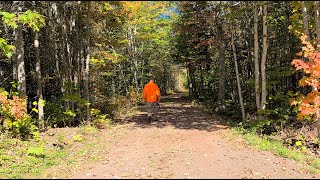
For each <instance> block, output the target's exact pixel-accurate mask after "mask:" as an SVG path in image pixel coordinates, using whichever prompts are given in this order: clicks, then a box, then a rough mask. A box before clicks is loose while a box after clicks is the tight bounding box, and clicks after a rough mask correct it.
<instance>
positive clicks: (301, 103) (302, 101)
mask: <svg viewBox="0 0 320 180" xmlns="http://www.w3.org/2000/svg"><path fill="white" fill-rule="evenodd" d="M301 42H302V44H304V45H305V46H304V47H302V52H300V53H297V55H299V56H302V55H303V56H304V57H305V58H307V60H308V61H303V60H301V59H294V60H293V61H292V62H291V64H292V65H293V66H294V67H295V69H296V70H303V72H304V73H305V76H304V77H303V78H302V79H301V80H300V81H299V84H300V86H311V87H312V91H311V92H310V93H309V94H307V96H300V97H299V98H298V100H292V101H291V105H294V106H295V105H298V111H299V113H298V115H297V117H298V119H302V118H303V117H315V118H320V92H318V89H319V88H320V52H318V51H316V50H315V48H314V47H313V46H312V45H311V43H310V42H308V41H306V36H305V35H303V36H302V37H301Z"/></svg>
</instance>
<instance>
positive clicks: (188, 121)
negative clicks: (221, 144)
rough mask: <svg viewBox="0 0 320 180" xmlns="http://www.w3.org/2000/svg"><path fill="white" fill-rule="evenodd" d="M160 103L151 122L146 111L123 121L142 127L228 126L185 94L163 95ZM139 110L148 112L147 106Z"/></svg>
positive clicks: (214, 129)
mask: <svg viewBox="0 0 320 180" xmlns="http://www.w3.org/2000/svg"><path fill="white" fill-rule="evenodd" d="M160 104H161V108H160V111H159V112H158V113H157V114H156V115H155V117H153V121H152V123H151V124H148V123H147V114H146V113H144V114H139V115H135V116H133V117H131V118H128V119H126V120H124V121H122V123H134V126H136V127H140V128H149V127H153V126H156V127H158V128H164V127H166V126H173V127H175V128H177V129H187V130H192V129H197V130H205V131H209V132H211V131H217V130H219V129H227V128H228V126H227V124H226V123H225V122H222V121H221V120H220V119H219V117H217V116H214V115H212V114H211V115H210V114H209V113H207V112H205V111H203V110H200V109H199V108H196V107H194V106H191V103H190V100H189V99H188V97H187V96H186V95H185V94H173V95H169V96H166V97H163V98H162V100H161V103H160ZM139 110H140V111H141V112H146V106H140V107H139Z"/></svg>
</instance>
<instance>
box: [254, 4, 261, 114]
mask: <svg viewBox="0 0 320 180" xmlns="http://www.w3.org/2000/svg"><path fill="white" fill-rule="evenodd" d="M257 8H258V7H257V5H256V4H253V31H254V77H255V94H256V106H257V110H259V109H260V73H259V72H260V70H259V43H258V37H259V36H258V9H257Z"/></svg>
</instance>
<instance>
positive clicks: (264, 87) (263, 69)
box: [260, 1, 268, 109]
mask: <svg viewBox="0 0 320 180" xmlns="http://www.w3.org/2000/svg"><path fill="white" fill-rule="evenodd" d="M262 32H263V33H262V34H263V36H262V45H263V46H262V58H261V106H260V107H261V109H265V108H266V99H267V77H266V62H267V48H268V44H267V2H266V1H264V2H263V17H262Z"/></svg>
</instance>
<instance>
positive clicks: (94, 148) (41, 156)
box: [0, 126, 126, 179]
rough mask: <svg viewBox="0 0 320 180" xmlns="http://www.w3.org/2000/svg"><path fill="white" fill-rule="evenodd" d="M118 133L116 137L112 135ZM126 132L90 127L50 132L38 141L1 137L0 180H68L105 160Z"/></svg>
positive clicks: (111, 128) (51, 130)
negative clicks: (84, 166) (91, 165)
mask: <svg viewBox="0 0 320 180" xmlns="http://www.w3.org/2000/svg"><path fill="white" fill-rule="evenodd" d="M115 132H117V133H115ZM125 133H126V132H125V131H123V130H122V129H119V128H113V127H110V128H108V129H103V130H99V129H97V128H95V127H93V126H82V127H79V128H59V129H50V130H48V131H47V132H45V133H43V134H42V135H41V137H40V141H35V140H30V141H20V140H18V139H11V138H6V137H5V136H1V137H0V166H1V168H0V178H1V179H25V178H46V179H47V178H67V177H70V176H72V175H73V174H74V173H75V172H79V171H81V168H80V167H82V166H83V165H84V164H86V165H87V164H90V163H93V162H95V161H97V160H101V159H103V158H105V155H106V154H107V152H108V151H109V150H110V148H111V146H112V143H113V142H115V141H116V139H117V138H118V137H121V136H122V135H124V134H125Z"/></svg>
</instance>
